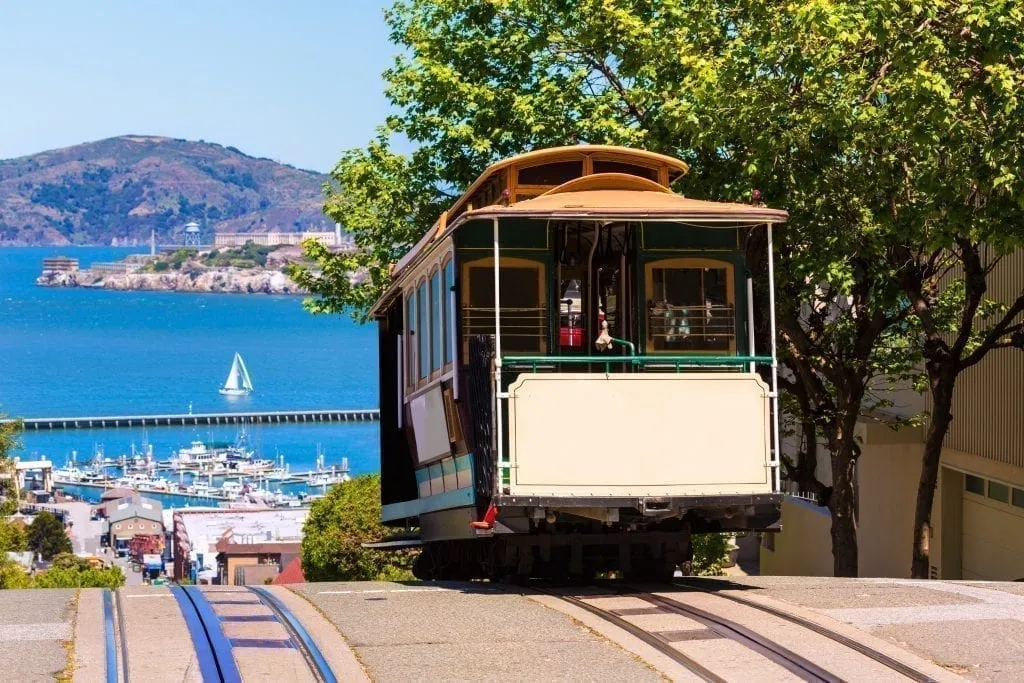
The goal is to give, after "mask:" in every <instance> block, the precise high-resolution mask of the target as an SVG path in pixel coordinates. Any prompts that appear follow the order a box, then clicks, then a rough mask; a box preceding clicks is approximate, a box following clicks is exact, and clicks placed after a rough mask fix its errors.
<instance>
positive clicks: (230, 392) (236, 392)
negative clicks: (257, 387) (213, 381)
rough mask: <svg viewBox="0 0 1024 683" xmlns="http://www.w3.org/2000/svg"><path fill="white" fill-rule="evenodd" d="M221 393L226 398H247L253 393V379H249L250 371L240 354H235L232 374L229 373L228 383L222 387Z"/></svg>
mask: <svg viewBox="0 0 1024 683" xmlns="http://www.w3.org/2000/svg"><path fill="white" fill-rule="evenodd" d="M220 393H222V394H224V395H225V396H247V395H249V394H251V393H252V378H250V377H249V370H248V368H246V367H245V361H244V360H242V355H241V354H240V353H237V352H236V353H235V358H234V360H232V361H231V372H229V373H228V378H227V381H225V382H224V386H223V387H221V389H220Z"/></svg>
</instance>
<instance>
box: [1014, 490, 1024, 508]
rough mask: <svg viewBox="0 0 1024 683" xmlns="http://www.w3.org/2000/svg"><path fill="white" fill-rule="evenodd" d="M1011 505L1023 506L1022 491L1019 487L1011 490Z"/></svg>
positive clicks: (1023, 493)
mask: <svg viewBox="0 0 1024 683" xmlns="http://www.w3.org/2000/svg"><path fill="white" fill-rule="evenodd" d="M1013 505H1014V507H1019V508H1024V491H1021V490H1020V489H1014V490H1013Z"/></svg>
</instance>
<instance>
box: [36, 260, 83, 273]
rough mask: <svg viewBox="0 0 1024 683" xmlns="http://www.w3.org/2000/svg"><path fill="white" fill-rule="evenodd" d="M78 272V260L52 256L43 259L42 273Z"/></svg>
mask: <svg viewBox="0 0 1024 683" xmlns="http://www.w3.org/2000/svg"><path fill="white" fill-rule="evenodd" d="M76 270H78V259H76V258H69V257H67V256H53V257H51V258H44V259H43V272H44V273H45V272H51V273H71V272H74V271H76Z"/></svg>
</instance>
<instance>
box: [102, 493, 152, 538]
mask: <svg viewBox="0 0 1024 683" xmlns="http://www.w3.org/2000/svg"><path fill="white" fill-rule="evenodd" d="M105 510H106V517H107V523H106V529H105V530H106V533H107V535H108V538H109V543H110V547H112V548H124V547H128V545H129V544H130V543H131V541H132V539H133V538H135V537H136V536H159V537H160V538H161V540H162V539H163V535H164V521H163V506H161V505H160V503H158V502H156V501H155V500H150V499H149V498H143V497H141V496H131V497H128V498H122V499H120V500H115V501H111V502H110V503H108V504H107V505H106V506H105Z"/></svg>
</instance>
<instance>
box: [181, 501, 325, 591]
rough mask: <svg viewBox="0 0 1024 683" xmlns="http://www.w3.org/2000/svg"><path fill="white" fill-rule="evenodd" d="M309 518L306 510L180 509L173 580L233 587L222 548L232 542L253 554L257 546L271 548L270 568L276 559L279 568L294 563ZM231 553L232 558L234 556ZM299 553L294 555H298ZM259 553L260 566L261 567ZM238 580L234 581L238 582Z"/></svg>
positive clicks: (257, 561) (269, 554)
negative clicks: (230, 584) (289, 562)
mask: <svg viewBox="0 0 1024 683" xmlns="http://www.w3.org/2000/svg"><path fill="white" fill-rule="evenodd" d="M308 516H309V510H304V509H295V510H290V509H264V510H248V509H226V510H225V509H219V508H218V509H207V510H175V512H174V516H173V531H172V533H171V545H172V547H173V554H174V569H173V575H174V579H175V580H176V581H180V580H182V579H190V580H192V581H194V582H196V583H198V582H200V581H207V582H210V583H213V582H222V583H227V582H228V577H229V576H230V575H229V574H227V572H228V567H227V561H226V559H227V556H225V558H224V560H225V561H224V562H223V563H222V562H220V561H219V559H220V558H219V557H218V556H219V555H221V550H220V549H219V548H218V544H221V542H222V541H225V539H228V543H229V544H231V545H236V544H246V548H240V549H239V551H240V555H239V557H241V555H245V554H246V553H242V552H241V551H242V550H246V549H250V550H251V549H252V548H254V547H255V545H254V544H266V546H267V548H266V549H267V550H268V552H267V553H264V555H265V556H266V557H264V564H267V563H269V560H270V559H271V558H273V557H276V558H277V559H276V561H277V562H278V564H281V563H282V561H285V560H290V559H291V558H290V557H287V558H286V557H285V556H287V555H289V552H288V550H289V548H291V547H294V548H297V547H298V544H299V543H301V541H302V525H303V524H304V523H305V521H306V518H307V517H308ZM234 550H235V549H234V548H230V547H229V548H228V555H232V554H233V553H234ZM297 552H298V551H297V550H296V551H294V552H293V553H291V554H292V555H294V554H295V553H297ZM259 554H260V553H258V552H257V557H256V562H252V563H251V564H254V565H255V564H259V560H260V558H259ZM243 564H245V561H239V562H237V563H234V562H233V563H232V571H233V568H234V567H235V566H236V565H237V566H242V565H243ZM232 578H233V577H232Z"/></svg>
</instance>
